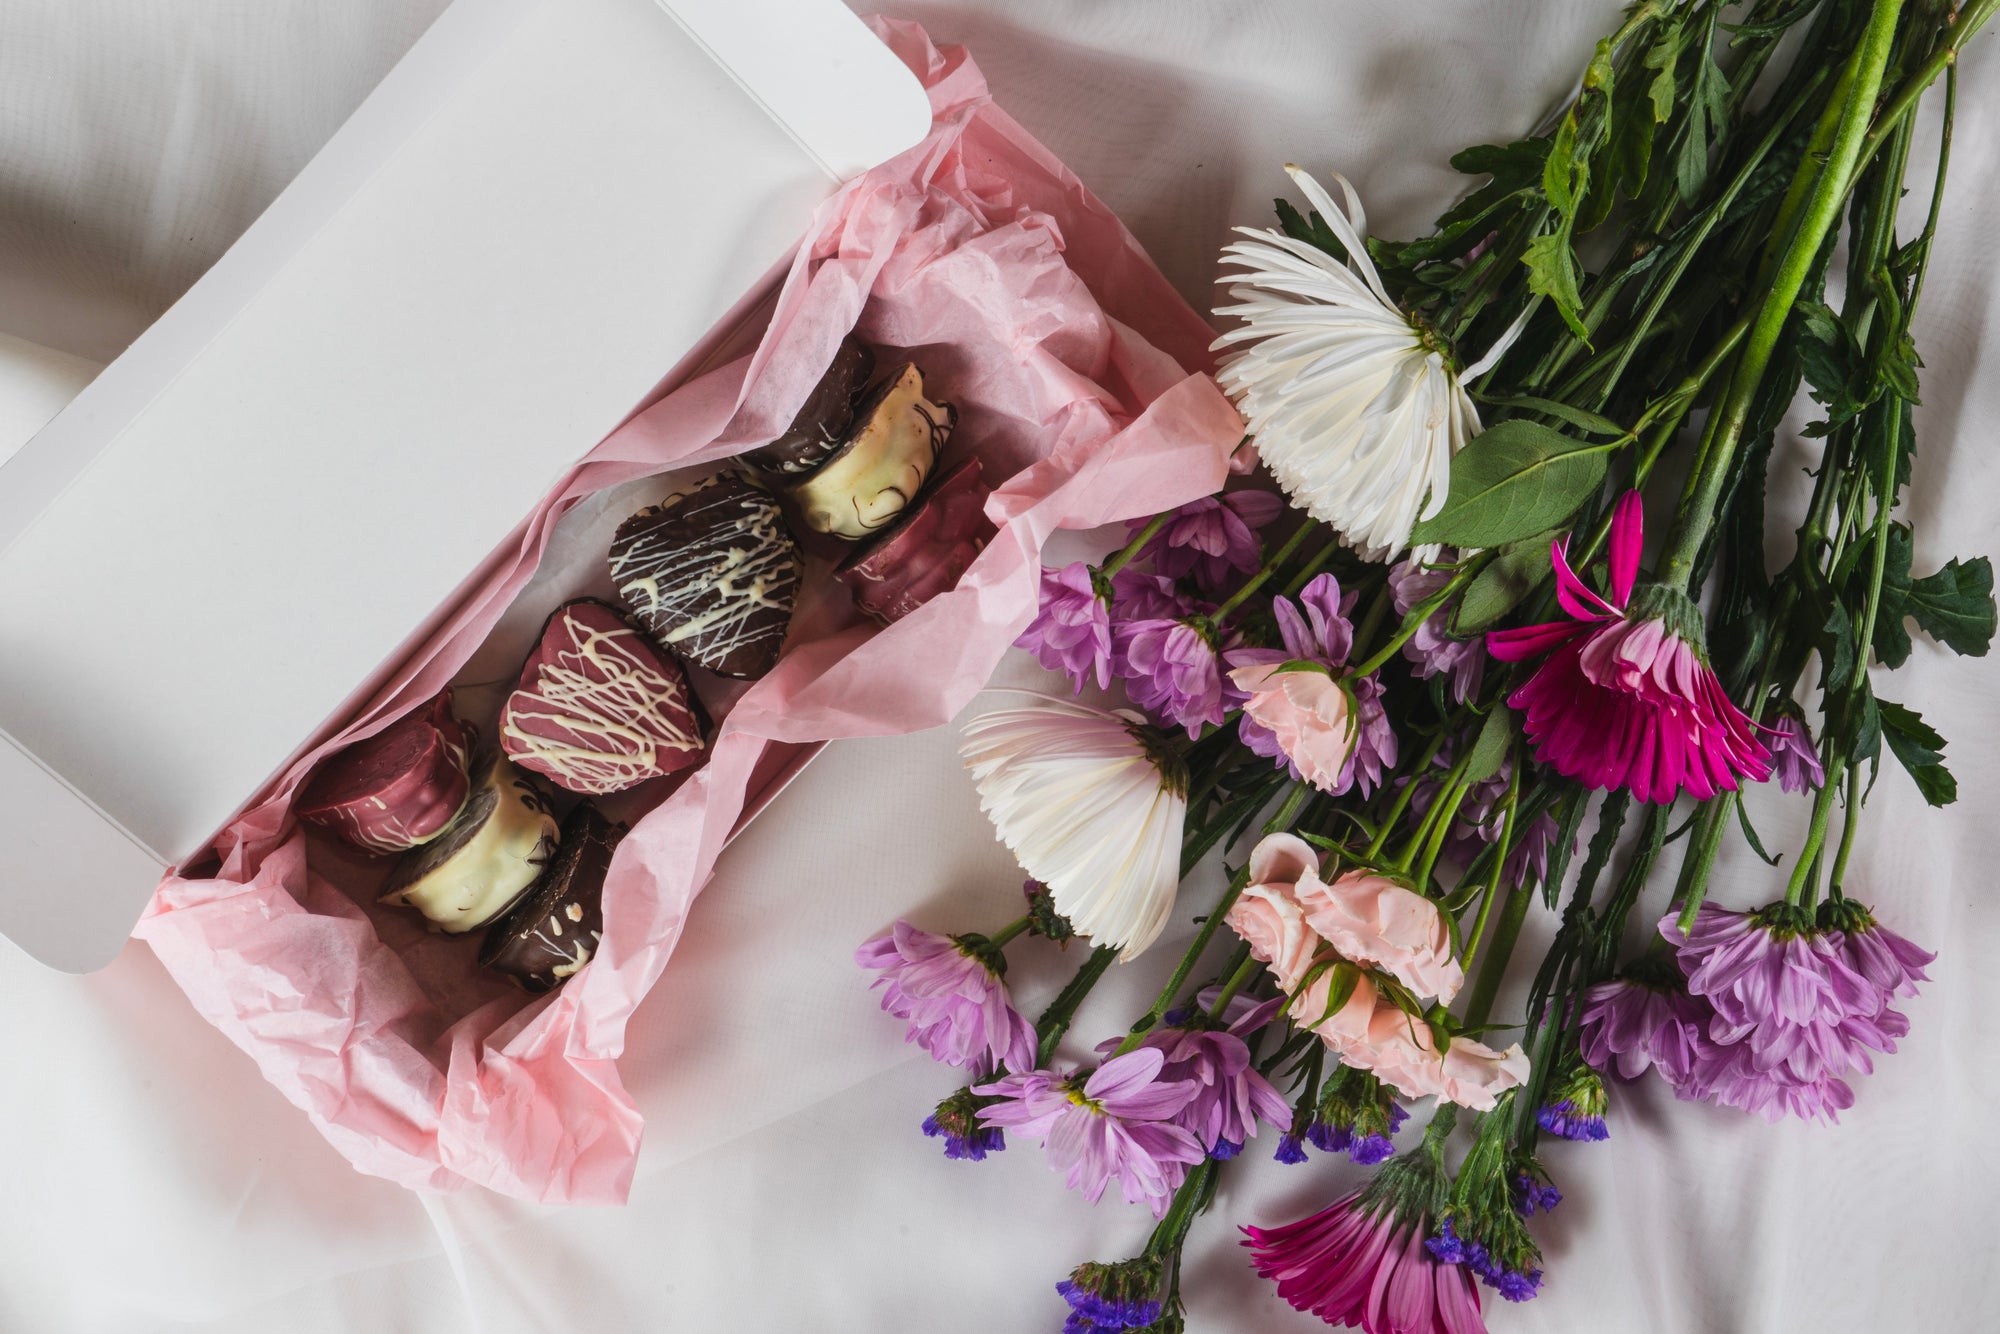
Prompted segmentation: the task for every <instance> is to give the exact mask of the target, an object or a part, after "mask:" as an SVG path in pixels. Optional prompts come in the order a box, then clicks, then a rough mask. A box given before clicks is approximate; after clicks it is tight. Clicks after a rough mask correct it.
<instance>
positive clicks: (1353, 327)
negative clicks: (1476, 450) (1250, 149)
mask: <svg viewBox="0 0 2000 1334" xmlns="http://www.w3.org/2000/svg"><path fill="white" fill-rule="evenodd" d="M1285 170H1286V171H1287V172H1289V173H1290V174H1291V177H1292V179H1293V180H1294V181H1296V182H1298V185H1299V188H1300V189H1301V190H1303V191H1304V192H1305V195H1306V198H1307V199H1308V200H1310V201H1311V203H1312V206H1313V207H1314V208H1315V209H1317V210H1318V211H1319V214H1320V216H1321V217H1323V218H1324V219H1326V224H1327V226H1328V227H1329V228H1331V229H1332V230H1333V234H1334V235H1335V236H1336V237H1338V238H1339V240H1340V243H1341V245H1342V246H1344V247H1346V250H1347V256H1348V262H1347V263H1345V264H1342V263H1341V262H1340V261H1339V260H1336V259H1335V258H1333V256H1331V255H1329V254H1327V253H1326V252H1325V251H1323V250H1321V249H1319V248H1318V247H1317V246H1312V245H1308V244H1306V243H1305V242H1303V241H1297V240H1294V239H1292V238H1291V237H1289V236H1286V235H1285V234H1284V233H1283V232H1279V231H1276V230H1267V231H1258V230H1256V229H1255V228H1251V227H1238V228H1237V229H1236V230H1237V231H1238V232H1240V233H1242V234H1243V235H1244V236H1246V237H1249V238H1250V239H1249V240H1246V241H1237V242H1234V243H1232V244H1230V245H1229V246H1226V247H1225V248H1224V249H1223V252H1222V254H1223V263H1225V264H1233V265H1236V266H1238V267H1240V268H1242V269H1244V270H1245V272H1243V273H1240V274H1232V275H1229V276H1226V277H1224V278H1222V279H1220V280H1219V281H1222V282H1226V283H1231V284H1233V285H1232V286H1231V287H1230V289H1229V295H1230V297H1231V298H1233V299H1234V300H1235V301H1237V302H1238V303H1239V304H1237V305H1233V306H1223V307H1220V308H1218V309H1217V310H1216V312H1215V313H1216V314H1217V315H1223V316H1234V317H1235V318H1237V319H1240V320H1242V321H1243V324H1242V325H1241V326H1240V327H1238V328H1235V329H1232V330H1230V331H1229V332H1228V333H1226V334H1224V335H1223V336H1222V337H1221V338H1219V339H1217V340H1216V342H1215V347H1216V349H1218V350H1220V349H1222V348H1225V347H1232V346H1237V345H1247V346H1244V347H1243V349H1242V350H1241V351H1239V352H1237V353H1236V354H1235V355H1234V356H1232V357H1231V358H1229V360H1228V361H1227V362H1226V363H1224V365H1223V366H1222V368H1221V370H1219V371H1218V372H1217V373H1216V378H1217V379H1219V380H1220V381H1221V382H1222V386H1223V388H1224V389H1226V390H1228V391H1229V393H1230V396H1231V397H1233V398H1234V399H1235V400H1236V404H1237V407H1238V408H1239V409H1240V410H1241V411H1242V413H1243V417H1244V420H1245V421H1247V422H1248V423H1249V427H1250V434H1251V436H1252V437H1253V438H1254V439H1255V440H1256V444H1257V449H1258V452H1259V453H1260V454H1261V455H1262V457H1263V460H1264V463H1265V464H1266V465H1267V466H1268V467H1269V468H1270V469H1271V474H1272V475H1273V476H1274V477H1276V478H1277V479H1278V483H1279V485H1281V486H1283V487H1284V488H1285V491H1286V494H1288V495H1290V496H1291V498H1292V500H1293V501H1294V502H1295V503H1296V504H1298V505H1299V506H1301V507H1302V508H1304V509H1305V510H1306V511H1307V512H1308V513H1309V514H1311V515H1312V516H1313V517H1314V518H1315V519H1318V520H1320V521H1321V522H1323V523H1327V524H1331V525H1332V526H1333V527H1334V528H1335V529H1336V530H1337V531H1339V532H1340V533H1342V534H1343V535H1345V536H1346V538H1347V540H1348V541H1349V542H1350V543H1352V544H1353V545H1354V546H1355V547H1357V548H1359V549H1361V550H1362V551H1364V552H1367V553H1369V554H1375V555H1384V556H1389V555H1394V554H1396V553H1397V552H1400V551H1401V550H1402V549H1403V548H1404V547H1406V546H1408V545H1409V541H1410V530H1411V529H1412V528H1413V527H1415V526H1416V523H1417V520H1418V519H1419V518H1429V517H1430V516H1431V515H1433V514H1436V513H1437V512H1438V510H1440V509H1441V508H1443V506H1444V502H1445V495H1446V492H1447V491H1448V490H1449V489H1450V485H1451V459H1452V456H1453V455H1454V454H1456V453H1457V452H1458V451H1459V450H1461V449H1463V448H1464V447H1465V444H1466V442H1467V441H1469V440H1470V439H1472V437H1473V436H1475V435H1477V434H1479V411H1478V409H1477V408H1475V407H1474V406H1473V403H1472V398H1471V396H1470V395H1468V394H1467V393H1466V392H1465V390H1464V389H1463V388H1462V387H1461V384H1460V381H1461V379H1466V380H1469V379H1471V378H1473V377H1474V376H1477V375H1479V374H1481V373H1482V372H1484V371H1485V370H1486V369H1487V368H1488V367H1490V366H1492V365H1493V363H1494V362H1496V361H1498V360H1499V359H1500V356H1501V354H1502V353H1504V352H1505V351H1506V350H1507V347H1508V346H1509V345H1510V344H1511V343H1512V342H1513V340H1514V337H1515V335H1516V334H1517V333H1518V332H1519V326H1518V325H1517V326H1516V327H1515V328H1514V329H1511V330H1509V331H1508V332H1507V334H1506V336H1504V337H1503V338H1502V339H1501V340H1500V341H1499V342H1498V343H1497V344H1495V345H1494V347H1493V349H1492V350H1491V351H1489V352H1488V353H1487V354H1486V356H1485V358H1484V359H1482V360H1481V361H1479V362H1478V363H1477V364H1475V365H1472V366H1468V367H1466V369H1465V370H1464V372H1463V374H1462V376H1461V375H1460V374H1457V373H1454V372H1453V370H1452V368H1451V366H1450V365H1449V364H1448V363H1447V361H1446V360H1445V350H1444V346H1443V344H1442V343H1441V342H1440V340H1439V339H1438V338H1437V336H1436V335H1435V334H1433V333H1430V332H1428V331H1426V330H1423V329H1420V328H1418V327H1417V326H1416V325H1414V324H1412V323H1411V322H1410V319H1409V317H1408V316H1406V315H1405V314H1404V313H1403V312H1402V311H1401V310H1399V309H1397V307H1396V303H1395V302H1393V301H1391V300H1390V299H1389V293H1388V290H1387V289H1386V288H1384V287H1383V286H1382V277H1381V275H1380V274H1378V273H1377V272H1376V271H1375V265H1374V263H1373V261H1371V260H1370V259H1369V258H1368V246H1367V244H1366V242H1365V241H1364V239H1363V238H1364V236H1365V235H1366V231H1367V226H1368V220H1367V215H1366V214H1364V213H1363V212H1362V209H1361V199H1360V197H1359V196H1358V195H1356V194H1355V193H1354V187H1353V186H1352V185H1350V184H1348V182H1347V179H1346V178H1345V177H1343V176H1341V175H1339V174H1337V173H1336V174H1335V176H1334V179H1335V180H1336V181H1338V182H1339V183H1340V188H1341V191H1342V193H1343V194H1344V195H1345V197H1346V202H1347V207H1346V208H1345V209H1344V210H1343V209H1342V208H1340V207H1339V206H1337V205H1336V204H1335V203H1334V202H1333V197H1332V196H1331V195H1329V194H1328V193H1327V192H1326V190H1325V189H1324V188H1323V187H1322V186H1321V185H1320V183H1319V182H1318V181H1315V180H1314V179H1313V178H1312V177H1311V176H1309V175H1307V174H1306V173H1305V172H1304V171H1301V170H1300V169H1299V168H1298V167H1295V166H1287V167H1286V168H1285Z"/></svg>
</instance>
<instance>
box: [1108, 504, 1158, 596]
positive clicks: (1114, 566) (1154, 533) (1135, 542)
mask: <svg viewBox="0 0 2000 1334" xmlns="http://www.w3.org/2000/svg"><path fill="white" fill-rule="evenodd" d="M1173 517H1174V511H1172V510H1168V511H1167V512H1166V513H1164V514H1155V515H1154V516H1153V517H1152V520H1151V522H1149V523H1147V525H1146V526H1145V527H1144V528H1141V529H1140V530H1139V535H1138V536H1137V537H1135V538H1133V539H1132V540H1131V541H1130V542H1127V543H1126V544H1125V547H1124V550H1122V551H1120V552H1119V553H1118V554H1117V555H1115V556H1113V557H1112V558H1111V559H1110V560H1108V561H1105V562H1104V564H1103V565H1102V566H1100V567H1099V569H1100V570H1101V571H1102V573H1103V575H1104V577H1105V578H1106V579H1109V578H1110V577H1111V576H1112V575H1114V574H1116V573H1118V572H1119V571H1120V570H1122V569H1124V568H1125V567H1126V566H1127V565H1129V564H1130V563H1131V561H1132V558H1133V557H1134V556H1136V555H1138V554H1139V553H1140V552H1141V551H1143V550H1144V549H1145V546H1146V544H1147V543H1148V542H1150V541H1152V540H1153V539H1154V538H1156V537H1158V536H1159V535H1160V530H1161V529H1162V528H1165V527H1166V526H1167V524H1168V522H1169V521H1171V520H1172V519H1173Z"/></svg>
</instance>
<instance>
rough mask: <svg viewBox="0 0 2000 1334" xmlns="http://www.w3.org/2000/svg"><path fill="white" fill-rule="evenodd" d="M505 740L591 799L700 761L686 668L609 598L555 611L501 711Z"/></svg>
mask: <svg viewBox="0 0 2000 1334" xmlns="http://www.w3.org/2000/svg"><path fill="white" fill-rule="evenodd" d="M500 745H501V748H502V749H503V750H505V751H506V752H507V757H508V758H509V759H511V760H513V761H514V763H516V764H518V765H520V766H521V767H522V768H523V769H532V770H534V771H535V772H536V773H538V774H541V775H543V776H544V777H546V778H547V779H548V780H549V781H550V782H552V783H554V784H555V785H556V786H557V787H560V788H566V789H568V790H569V791H571V792H581V793H584V794H586V795H589V796H602V795H604V794H606V793H610V792H623V791H624V790H625V789H627V788H630V787H637V786H638V785H639V784H640V783H643V782H645V781H646V780H648V779H650V778H658V777H660V776H661V775H663V774H670V773H673V772H675V771H676V770H679V769H685V768H687V767H689V766H690V765H693V764H697V763H699V762H700V760H701V751H702V740H701V720H700V719H699V718H697V717H696V716H695V711H694V697H693V696H692V695H691V694H690V693H689V692H688V684H687V675H686V673H684V672H682V671H681V665H680V664H679V663H678V662H675V661H674V659H673V658H672V657H671V656H670V655H669V654H668V653H667V652H666V651H665V650H663V649H661V648H660V647H659V646H658V645H657V644H655V643H653V641H652V640H650V639H648V638H647V637H646V635H645V634H644V633H643V632H642V631H640V630H639V629H638V627H636V626H634V625H633V624H632V623H631V622H630V621H628V620H626V619H625V615H624V613H622V612H620V611H619V610H618V609H617V608H616V607H613V606H611V605H610V604H608V603H604V602H599V601H597V600H596V599H594V598H584V599H582V600H580V601H576V602H571V603H568V604H566V605H564V606H561V607H558V608H557V609H556V612H555V615H553V616H551V617H549V620H548V624H547V625H545V626H543V627H542V637H541V641H540V642H539V643H537V644H536V645H535V651H534V653H533V654H531V655H530V656H529V658H528V662H527V665H526V666H524V667H523V668H522V669H521V681H520V684H519V685H518V686H517V687H516V688H515V690H514V693H513V694H512V695H510V696H508V698H507V705H506V707H505V708H504V709H502V710H501V712H500Z"/></svg>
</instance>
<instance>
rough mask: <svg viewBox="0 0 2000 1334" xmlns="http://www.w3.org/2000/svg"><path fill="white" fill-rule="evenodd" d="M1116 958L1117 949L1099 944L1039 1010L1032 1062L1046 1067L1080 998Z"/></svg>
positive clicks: (1080, 1002) (1066, 1030)
mask: <svg viewBox="0 0 2000 1334" xmlns="http://www.w3.org/2000/svg"><path fill="white" fill-rule="evenodd" d="M1116 957H1118V951H1117V950H1116V949H1114V948H1112V947H1111V946H1109V945H1099V946H1098V947H1097V948H1096V949H1094V950H1092V951H1091V952H1090V957H1089V958H1087V959H1085V960H1084V961H1083V967H1081V968H1079V969H1077V970H1076V976H1075V977H1073V978H1071V979H1070V981H1069V985H1068V986H1066V987H1064V988H1063V989H1062V990H1061V991H1060V992H1058V993H1057V994H1056V998H1055V999H1054V1000H1053V1001H1050V1002H1049V1008H1048V1009H1046V1010H1043V1011H1042V1017H1041V1018H1039V1019H1037V1020H1036V1021H1035V1036H1036V1045H1035V1064H1036V1065H1037V1066H1043V1067H1046V1066H1047V1065H1048V1063H1049V1058H1050V1057H1052V1056H1054V1055H1055V1054H1056V1046H1057V1045H1058V1044H1059V1043H1061V1042H1062V1040H1063V1035H1064V1034H1066V1033H1068V1032H1069V1026H1070V1024H1071V1023H1072V1022H1073V1021H1074V1020H1075V1019H1076V1007H1077V1006H1079V1005H1081V1004H1083V998H1084V997H1085V996H1088V995H1089V994H1090V989H1091V988H1092V987H1094V986H1096V985H1097V983H1098V980H1099V979H1100V978H1102V977H1103V976H1104V970H1105V969H1107V968H1109V967H1110V966H1111V961H1112V960H1113V959H1115V958H1116Z"/></svg>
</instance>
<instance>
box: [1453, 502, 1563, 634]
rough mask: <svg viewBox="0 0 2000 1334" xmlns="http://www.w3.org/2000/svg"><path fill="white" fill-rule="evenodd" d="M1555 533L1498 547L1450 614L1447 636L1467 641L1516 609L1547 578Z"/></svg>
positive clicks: (1552, 530)
mask: <svg viewBox="0 0 2000 1334" xmlns="http://www.w3.org/2000/svg"><path fill="white" fill-rule="evenodd" d="M1554 540H1555V530H1554V529H1551V530H1550V531H1548V532H1546V533H1537V534H1536V535H1535V536H1533V537H1524V538H1522V539H1521V540H1520V541H1518V542H1509V543H1507V544H1506V545H1505V546H1503V547H1501V548H1500V549H1499V551H1498V552H1497V553H1496V554H1495V555H1494V557H1493V559H1492V560H1490V561H1488V562H1487V563H1486V568H1485V569H1483V570H1481V571H1480V572H1479V574H1478V575H1477V576H1476V577H1475V578H1474V579H1473V581H1472V582H1471V583H1470V584H1469V585H1467V586H1466V590H1465V595H1464V596H1463V597H1461V598H1460V599H1459V600H1458V610H1457V611H1455V612H1453V613H1452V618H1451V632H1452V633H1453V634H1454V635H1457V636H1458V637H1459V638H1461V639H1470V638H1471V637H1472V636H1474V635H1476V634H1479V633H1480V632H1482V631H1484V630H1485V629H1487V628H1488V627H1489V626H1491V625H1493V624H1494V623H1495V622H1497V621H1498V620H1499V619H1500V618H1501V617H1502V616H1505V615H1506V614H1507V613H1508V612H1510V611H1512V610H1514V608H1515V607H1517V606H1519V605H1520V603H1521V599H1522V598H1525V597H1526V596H1528V594H1529V593H1531V592H1533V591H1534V588H1535V585H1536V584H1539V583H1540V582H1542V580H1544V579H1546V578H1548V577H1549V569H1550V561H1549V543H1550V542H1552V541H1554Z"/></svg>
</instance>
